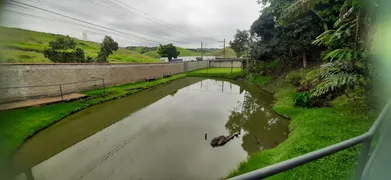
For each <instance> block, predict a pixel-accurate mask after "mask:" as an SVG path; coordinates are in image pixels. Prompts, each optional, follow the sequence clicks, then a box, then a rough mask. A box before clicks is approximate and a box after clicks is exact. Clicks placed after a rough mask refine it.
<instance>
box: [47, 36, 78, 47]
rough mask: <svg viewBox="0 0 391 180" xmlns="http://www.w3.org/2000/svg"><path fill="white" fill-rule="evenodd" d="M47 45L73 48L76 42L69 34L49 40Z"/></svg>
mask: <svg viewBox="0 0 391 180" xmlns="http://www.w3.org/2000/svg"><path fill="white" fill-rule="evenodd" d="M49 46H50V47H51V48H52V49H57V50H60V49H61V50H66V49H75V47H76V42H75V41H74V40H73V39H72V38H71V37H69V36H61V37H59V38H57V39H56V40H54V41H50V42H49Z"/></svg>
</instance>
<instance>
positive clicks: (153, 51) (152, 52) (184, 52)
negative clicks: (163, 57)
mask: <svg viewBox="0 0 391 180" xmlns="http://www.w3.org/2000/svg"><path fill="white" fill-rule="evenodd" d="M176 48H177V50H178V51H179V52H180V54H179V56H201V53H200V52H195V51H192V50H189V49H185V48H181V47H176ZM126 49H129V50H134V51H137V52H139V53H141V54H144V55H147V56H150V57H153V58H160V55H159V54H158V53H157V47H142V46H130V47H126Z"/></svg>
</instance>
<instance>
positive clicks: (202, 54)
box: [201, 42, 204, 61]
mask: <svg viewBox="0 0 391 180" xmlns="http://www.w3.org/2000/svg"><path fill="white" fill-rule="evenodd" d="M202 60H204V52H203V50H202V42H201V61H202Z"/></svg>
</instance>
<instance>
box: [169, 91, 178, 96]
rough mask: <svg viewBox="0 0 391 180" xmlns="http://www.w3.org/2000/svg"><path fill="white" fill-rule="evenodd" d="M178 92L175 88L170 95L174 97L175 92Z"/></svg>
mask: <svg viewBox="0 0 391 180" xmlns="http://www.w3.org/2000/svg"><path fill="white" fill-rule="evenodd" d="M177 92H178V90H176V91H174V92H172V93H170V95H171V96H172V97H174V96H175V94H176V93H177Z"/></svg>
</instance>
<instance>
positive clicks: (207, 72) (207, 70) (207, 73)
mask: <svg viewBox="0 0 391 180" xmlns="http://www.w3.org/2000/svg"><path fill="white" fill-rule="evenodd" d="M209 66H210V61H209V60H208V66H207V67H206V75H207V76H208V75H209Z"/></svg>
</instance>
